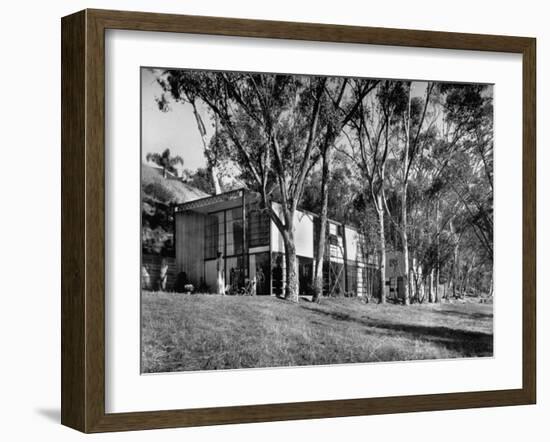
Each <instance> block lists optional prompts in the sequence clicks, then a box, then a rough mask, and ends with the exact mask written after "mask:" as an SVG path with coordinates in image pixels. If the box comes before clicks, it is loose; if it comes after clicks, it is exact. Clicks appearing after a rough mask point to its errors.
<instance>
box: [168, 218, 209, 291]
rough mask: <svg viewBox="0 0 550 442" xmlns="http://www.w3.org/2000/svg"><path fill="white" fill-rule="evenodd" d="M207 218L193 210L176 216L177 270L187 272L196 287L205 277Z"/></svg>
mask: <svg viewBox="0 0 550 442" xmlns="http://www.w3.org/2000/svg"><path fill="white" fill-rule="evenodd" d="M205 219H206V217H205V215H203V214H201V213H197V212H192V211H187V212H179V213H177V214H176V216H175V235H174V236H175V246H176V271H177V273H180V272H185V274H186V277H187V280H188V281H189V282H190V283H191V284H193V285H195V287H197V286H198V285H199V283H200V280H201V278H203V277H204V225H205Z"/></svg>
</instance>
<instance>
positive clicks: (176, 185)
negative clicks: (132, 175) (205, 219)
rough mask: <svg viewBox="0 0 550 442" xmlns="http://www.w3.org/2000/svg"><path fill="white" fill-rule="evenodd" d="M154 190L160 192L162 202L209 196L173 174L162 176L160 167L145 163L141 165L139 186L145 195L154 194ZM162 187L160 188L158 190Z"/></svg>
mask: <svg viewBox="0 0 550 442" xmlns="http://www.w3.org/2000/svg"><path fill="white" fill-rule="evenodd" d="M155 187H156V188H157V190H156V192H160V194H159V196H161V198H159V199H160V200H161V201H162V202H173V203H178V204H179V203H184V202H187V201H193V200H196V199H199V198H204V197H206V196H209V195H208V194H207V193H205V192H203V191H202V190H199V189H197V188H195V187H192V186H190V185H188V184H185V183H183V182H182V181H181V180H179V179H177V178H176V177H173V176H170V175H169V176H168V177H167V178H163V176H162V169H160V168H157V167H153V166H149V165H147V164H142V165H141V188H142V190H143V191H144V193H145V194H146V195H151V196H153V195H155V193H156V192H155V189H154V188H155ZM158 189H162V190H158Z"/></svg>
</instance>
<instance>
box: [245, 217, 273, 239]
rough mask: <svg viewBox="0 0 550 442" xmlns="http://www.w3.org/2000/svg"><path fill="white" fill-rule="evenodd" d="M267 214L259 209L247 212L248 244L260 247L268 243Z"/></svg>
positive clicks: (268, 221) (268, 222)
mask: <svg viewBox="0 0 550 442" xmlns="http://www.w3.org/2000/svg"><path fill="white" fill-rule="evenodd" d="M269 224H270V220H269V215H268V214H267V213H265V212H262V211H260V210H257V209H255V210H251V211H250V212H248V246H249V247H261V246H267V245H269Z"/></svg>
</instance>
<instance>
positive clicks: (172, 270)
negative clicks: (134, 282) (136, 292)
mask: <svg viewBox="0 0 550 442" xmlns="http://www.w3.org/2000/svg"><path fill="white" fill-rule="evenodd" d="M163 260H166V264H168V280H167V281H166V290H167V291H172V290H173V289H174V284H175V283H176V275H177V272H176V259H175V258H172V257H166V256H160V255H149V254H145V253H143V254H142V255H141V267H142V268H141V288H142V289H143V290H160V267H161V266H162V261H163Z"/></svg>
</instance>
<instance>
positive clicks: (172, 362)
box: [142, 292, 493, 373]
mask: <svg viewBox="0 0 550 442" xmlns="http://www.w3.org/2000/svg"><path fill="white" fill-rule="evenodd" d="M492 353H493V310H492V305H485V304H473V303H466V304H435V305H428V304H423V305H413V306H409V307H404V306H400V305H393V304H386V305H378V304H364V303H362V302H360V301H358V300H356V299H326V300H323V302H322V304H320V305H318V304H313V303H309V302H302V303H300V304H299V305H294V304H290V303H288V302H287V301H283V300H279V299H276V298H271V297H232V296H225V297H219V296H214V295H182V294H168V293H151V292H144V293H143V295H142V372H146V373H152V372H169V371H184V370H219V369H228V368H249V367H277V366H296V365H320V364H340V363H352V362H375V361H403V360H418V359H440V358H458V357H474V356H491V355H492Z"/></svg>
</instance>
